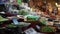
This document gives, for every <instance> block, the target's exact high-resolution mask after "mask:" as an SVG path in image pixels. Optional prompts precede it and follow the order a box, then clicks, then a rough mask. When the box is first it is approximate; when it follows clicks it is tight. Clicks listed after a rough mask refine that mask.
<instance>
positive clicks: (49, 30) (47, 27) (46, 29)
mask: <svg viewBox="0 0 60 34" xmlns="http://www.w3.org/2000/svg"><path fill="white" fill-rule="evenodd" d="M41 31H42V32H55V31H56V30H55V29H54V28H52V27H50V26H45V27H42V28H41Z"/></svg>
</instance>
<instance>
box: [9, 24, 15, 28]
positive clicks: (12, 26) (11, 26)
mask: <svg viewBox="0 0 60 34" xmlns="http://www.w3.org/2000/svg"><path fill="white" fill-rule="evenodd" d="M8 27H9V28H14V27H16V26H14V25H13V24H9V25H8Z"/></svg>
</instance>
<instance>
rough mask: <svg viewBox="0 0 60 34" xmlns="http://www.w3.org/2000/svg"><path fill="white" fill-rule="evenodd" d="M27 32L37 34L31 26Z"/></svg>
mask: <svg viewBox="0 0 60 34" xmlns="http://www.w3.org/2000/svg"><path fill="white" fill-rule="evenodd" d="M25 33H26V34H37V32H36V31H35V30H34V29H33V28H29V29H27V30H26V31H25Z"/></svg>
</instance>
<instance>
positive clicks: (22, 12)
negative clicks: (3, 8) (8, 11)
mask: <svg viewBox="0 0 60 34" xmlns="http://www.w3.org/2000/svg"><path fill="white" fill-rule="evenodd" d="M27 14H28V12H27V11H26V10H20V11H19V15H27Z"/></svg>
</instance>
